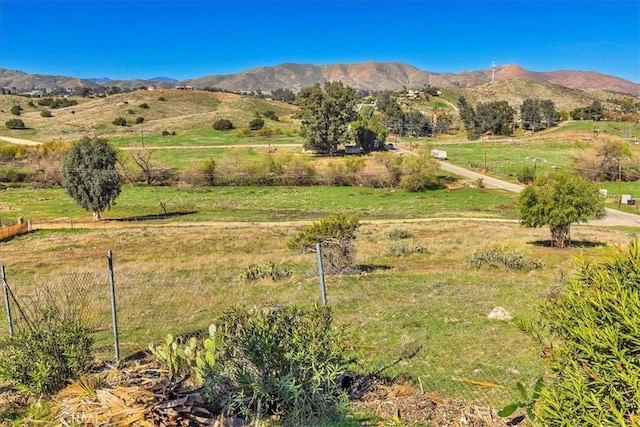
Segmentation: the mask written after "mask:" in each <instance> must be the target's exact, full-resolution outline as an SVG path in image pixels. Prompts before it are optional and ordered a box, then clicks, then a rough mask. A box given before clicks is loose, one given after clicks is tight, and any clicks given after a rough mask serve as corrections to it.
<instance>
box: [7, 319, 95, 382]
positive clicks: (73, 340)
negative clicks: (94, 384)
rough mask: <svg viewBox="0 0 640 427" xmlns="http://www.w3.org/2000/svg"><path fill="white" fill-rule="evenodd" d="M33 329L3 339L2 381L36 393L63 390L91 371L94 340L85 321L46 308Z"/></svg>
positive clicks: (34, 323)
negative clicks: (68, 383) (71, 380)
mask: <svg viewBox="0 0 640 427" xmlns="http://www.w3.org/2000/svg"><path fill="white" fill-rule="evenodd" d="M39 314H40V315H39V318H38V319H36V321H35V322H32V329H28V328H21V329H19V330H18V331H17V332H16V333H15V335H14V336H8V337H5V338H3V339H2V340H0V380H2V381H7V382H10V383H12V384H14V385H15V386H16V387H17V388H18V389H20V390H24V391H28V392H32V393H35V394H48V393H53V392H55V391H57V390H60V389H61V388H62V387H64V386H65V384H66V382H67V380H69V379H72V378H77V377H79V376H80V375H81V374H83V373H84V372H86V371H87V369H88V367H89V364H90V363H91V362H92V361H93V356H92V354H91V344H92V340H91V338H90V337H89V332H88V330H87V329H86V328H85V327H83V326H82V325H81V323H80V322H79V321H78V320H77V319H75V318H73V317H70V316H65V315H62V313H61V312H60V311H59V310H58V309H56V308H52V307H48V308H46V309H43V310H42V312H40V313H39Z"/></svg>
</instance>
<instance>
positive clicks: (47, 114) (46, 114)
mask: <svg viewBox="0 0 640 427" xmlns="http://www.w3.org/2000/svg"><path fill="white" fill-rule="evenodd" d="M40 116H41V117H45V118H46V117H53V114H51V111H50V110H47V109H46V108H43V109H42V111H40Z"/></svg>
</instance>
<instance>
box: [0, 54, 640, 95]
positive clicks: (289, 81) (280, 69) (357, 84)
mask: <svg viewBox="0 0 640 427" xmlns="http://www.w3.org/2000/svg"><path fill="white" fill-rule="evenodd" d="M493 71H494V70H492V69H487V70H480V71H463V72H460V73H434V72H430V71H424V70H420V69H418V68H416V67H414V66H413V65H410V64H403V63H396V62H375V61H370V62H362V63H345V64H332V65H313V64H296V63H285V64H280V65H276V66H272V67H258V68H253V69H250V70H247V71H243V72H240V73H235V74H225V75H209V76H203V77H199V78H196V79H191V80H186V81H182V82H179V83H180V84H184V85H189V86H193V87H195V88H197V89H204V88H207V87H210V88H219V89H222V90H225V91H229V92H243V91H257V90H261V91H271V90H275V89H291V90H294V91H298V90H300V89H302V88H305V87H308V86H311V85H314V84H316V83H324V82H327V81H342V82H343V83H344V84H346V85H349V86H351V87H354V88H356V89H364V90H370V91H386V90H398V89H402V88H407V89H418V88H422V87H425V86H429V85H430V86H435V87H441V88H470V87H477V86H481V85H484V84H487V83H490V82H491V80H492V75H493ZM510 79H521V80H530V81H535V82H540V83H550V84H554V85H559V86H564V87H568V88H572V89H596V90H606V91H610V92H616V93H623V94H630V95H632V96H640V84H638V83H634V82H631V81H628V80H625V79H622V78H619V77H615V76H609V75H605V74H601V73H597V72H592V71H575V70H561V71H551V72H537V71H530V70H526V69H524V68H522V67H520V66H519V65H516V64H506V65H502V66H498V67H496V69H495V80H496V81H498V82H500V81H506V80H510ZM175 83H176V82H175V81H174V80H173V79H170V78H168V77H162V78H153V79H147V80H144V79H135V80H111V79H109V78H108V77H104V78H100V79H92V80H88V79H79V78H72V77H65V76H47V75H41V74H28V73H24V72H22V71H12V70H7V69H2V68H0V88H3V89H4V90H11V91H18V92H27V91H32V90H66V89H68V88H78V87H87V88H91V89H94V90H101V89H102V90H106V88H107V87H113V86H116V87H119V88H137V87H140V86H150V85H154V86H160V87H164V88H168V87H172V86H173V85H174V84H175Z"/></svg>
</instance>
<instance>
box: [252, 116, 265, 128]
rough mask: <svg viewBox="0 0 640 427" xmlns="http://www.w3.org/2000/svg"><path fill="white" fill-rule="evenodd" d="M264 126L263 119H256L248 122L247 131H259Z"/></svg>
mask: <svg viewBox="0 0 640 427" xmlns="http://www.w3.org/2000/svg"><path fill="white" fill-rule="evenodd" d="M263 126H264V119H261V118H259V117H256V118H255V119H253V120H251V121H250V122H249V129H251V130H259V129H262V127H263Z"/></svg>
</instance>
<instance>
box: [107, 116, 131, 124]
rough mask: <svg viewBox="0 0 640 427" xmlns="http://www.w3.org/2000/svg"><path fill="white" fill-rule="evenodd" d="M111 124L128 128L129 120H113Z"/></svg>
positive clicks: (118, 118) (117, 118)
mask: <svg viewBox="0 0 640 427" xmlns="http://www.w3.org/2000/svg"><path fill="white" fill-rule="evenodd" d="M111 123H113V124H114V125H116V126H126V125H127V119H125V118H124V117H116V118H115V119H113V121H112V122H111Z"/></svg>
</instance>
